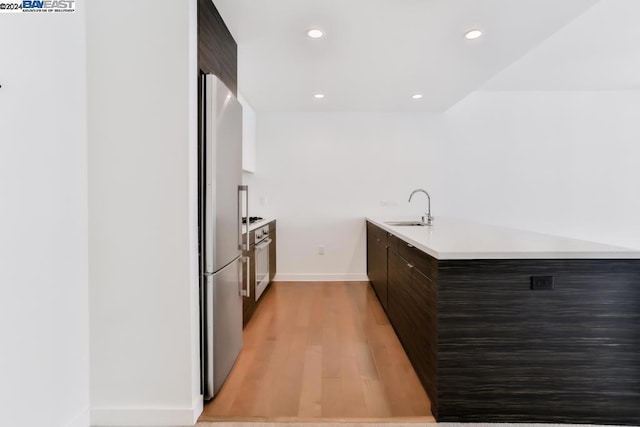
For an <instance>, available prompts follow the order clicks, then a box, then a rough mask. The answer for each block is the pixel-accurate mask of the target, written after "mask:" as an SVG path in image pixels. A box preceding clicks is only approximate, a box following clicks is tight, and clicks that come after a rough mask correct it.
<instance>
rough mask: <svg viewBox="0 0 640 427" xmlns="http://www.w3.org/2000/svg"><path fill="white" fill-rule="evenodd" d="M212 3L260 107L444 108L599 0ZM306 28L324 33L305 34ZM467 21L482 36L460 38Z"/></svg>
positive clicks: (242, 81)
mask: <svg viewBox="0 0 640 427" xmlns="http://www.w3.org/2000/svg"><path fill="white" fill-rule="evenodd" d="M605 1H606V0H605ZM615 1H618V0H615ZM635 1H638V0H635ZM214 3H215V5H216V7H217V8H218V10H219V11H220V14H221V15H222V17H223V19H224V20H225V22H226V23H227V25H228V26H229V29H230V30H231V33H232V34H233V36H234V38H235V39H236V41H237V42H238V63H239V64H238V67H239V71H238V85H239V91H240V92H241V93H242V94H243V95H244V97H245V98H246V99H247V100H248V101H249V102H250V103H251V104H252V105H253V107H254V108H255V109H256V110H258V111H411V110H416V111H418V110H421V111H425V110H426V111H444V110H446V109H447V108H449V107H450V106H452V105H453V104H455V103H456V102H458V101H459V100H460V99H462V98H464V97H465V96H466V95H467V94H469V93H470V92H472V91H473V90H475V89H477V88H478V87H480V86H482V85H483V84H484V83H485V82H486V81H487V80H488V79H490V78H491V77H492V76H494V75H495V74H497V73H498V72H499V71H501V70H503V69H504V68H505V67H507V66H508V65H509V64H511V63H513V62H514V61H516V60H517V59H519V58H520V57H521V56H523V55H524V54H525V53H526V52H528V51H530V50H531V49H532V48H534V47H535V46H537V45H538V44H540V43H541V42H542V41H543V40H545V39H546V38H548V37H550V36H551V35H552V34H554V33H555V32H556V31H558V30H559V29H560V28H562V27H563V26H565V25H566V24H567V23H568V22H570V21H571V20H572V19H574V18H575V17H576V16H578V15H580V14H581V13H583V12H584V11H586V10H587V9H588V8H589V7H591V6H592V5H593V4H594V3H596V0H562V1H558V0H214ZM312 27H317V28H320V29H322V30H323V31H325V37H323V38H321V39H317V40H313V39H310V38H308V37H307V36H306V34H305V33H306V31H307V30H308V29H309V28H312ZM470 28H480V29H482V30H483V31H484V36H483V37H481V38H480V39H477V40H472V41H469V40H466V39H465V38H464V37H463V34H464V32H465V31H466V30H468V29H470ZM316 92H322V93H324V94H326V97H325V98H324V99H322V100H316V99H314V98H313V94H314V93H316ZM414 93H422V94H424V98H422V99H420V100H414V99H411V95H412V94H414Z"/></svg>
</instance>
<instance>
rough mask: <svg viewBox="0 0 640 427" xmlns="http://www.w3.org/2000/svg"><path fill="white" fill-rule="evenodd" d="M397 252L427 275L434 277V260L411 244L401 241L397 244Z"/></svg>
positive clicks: (435, 269) (435, 266) (435, 263)
mask: <svg viewBox="0 0 640 427" xmlns="http://www.w3.org/2000/svg"><path fill="white" fill-rule="evenodd" d="M398 253H399V254H400V256H401V257H403V258H404V259H406V260H407V261H409V263H411V264H412V265H413V266H415V267H416V268H417V269H418V270H420V271H421V272H422V274H424V275H425V276H427V277H430V278H433V277H435V274H436V271H437V268H438V265H437V262H436V260H435V259H434V258H433V257H431V256H429V255H428V254H426V253H424V252H422V251H421V250H420V249H418V248H416V247H414V246H413V245H412V244H410V243H407V242H404V241H401V242H399V244H398Z"/></svg>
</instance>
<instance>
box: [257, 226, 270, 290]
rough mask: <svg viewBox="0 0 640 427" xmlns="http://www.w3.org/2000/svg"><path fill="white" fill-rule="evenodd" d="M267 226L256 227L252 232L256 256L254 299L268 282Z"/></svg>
mask: <svg viewBox="0 0 640 427" xmlns="http://www.w3.org/2000/svg"><path fill="white" fill-rule="evenodd" d="M270 244H271V239H270V238H269V226H268V225H267V226H264V227H261V228H259V229H257V230H256V231H255V233H254V245H255V247H254V250H255V257H256V301H258V298H260V296H261V295H262V293H263V292H264V290H265V289H266V288H267V285H268V284H269V246H270Z"/></svg>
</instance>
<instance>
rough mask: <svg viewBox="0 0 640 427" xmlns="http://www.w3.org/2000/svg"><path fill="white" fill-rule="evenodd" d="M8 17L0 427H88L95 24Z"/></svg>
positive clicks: (72, 18)
mask: <svg viewBox="0 0 640 427" xmlns="http://www.w3.org/2000/svg"><path fill="white" fill-rule="evenodd" d="M81 6H82V5H81V4H78V9H77V11H76V12H75V13H68V14H26V13H25V14H2V15H0V40H2V43H0V70H2V72H1V75H0V85H2V88H0V204H1V207H0V337H2V341H1V343H0V425H2V426H12V427H21V426H24V427H31V426H35V425H37V426H43V427H45V426H46V427H49V426H51V427H86V426H88V425H89V327H88V318H89V315H88V296H87V293H88V272H87V139H86V113H85V106H86V87H85V41H84V39H85V16H84V11H83V10H82V8H81Z"/></svg>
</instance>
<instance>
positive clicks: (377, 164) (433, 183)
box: [245, 113, 442, 280]
mask: <svg viewBox="0 0 640 427" xmlns="http://www.w3.org/2000/svg"><path fill="white" fill-rule="evenodd" d="M441 142H442V140H441V135H440V126H439V123H438V121H437V120H435V119H434V118H433V117H431V116H428V115H424V114H388V113H387V114H385V113H380V114H371V113H326V114H323V113H261V114H259V115H258V144H257V155H258V159H259V162H260V168H259V169H258V171H257V173H256V174H255V175H253V176H247V174H245V182H247V183H248V184H249V185H250V191H251V195H252V201H251V206H252V208H251V209H252V212H251V214H252V215H260V216H263V215H267V214H269V215H270V214H274V215H276V216H277V218H278V229H277V232H278V267H277V269H278V278H277V279H279V280H283V279H286V280H329V279H337V280H341V279H356V280H357V279H360V280H362V279H364V278H365V244H364V242H365V227H364V218H365V217H366V216H371V215H396V214H399V213H400V214H405V215H406V214H411V215H415V216H416V218H417V217H418V216H419V215H421V213H422V212H424V210H425V208H426V200H422V199H421V198H420V197H419V198H418V199H416V200H414V201H413V202H412V203H411V206H409V205H408V204H407V203H406V201H407V198H408V196H409V193H410V192H411V190H413V189H415V188H418V187H424V188H426V189H427V190H428V191H429V192H430V193H431V195H432V197H433V198H434V200H435V202H434V205H433V210H434V214H435V215H438V214H439V210H438V209H439V206H440V205H439V200H441V197H442V192H441V188H442V182H441V181H440V180H439V178H438V176H439V173H438V172H437V168H438V158H439V154H438V153H439V150H440V149H441ZM262 202H265V203H262ZM382 204H391V205H394V204H395V206H382ZM321 245H322V246H325V255H319V254H318V247H319V246H321Z"/></svg>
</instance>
